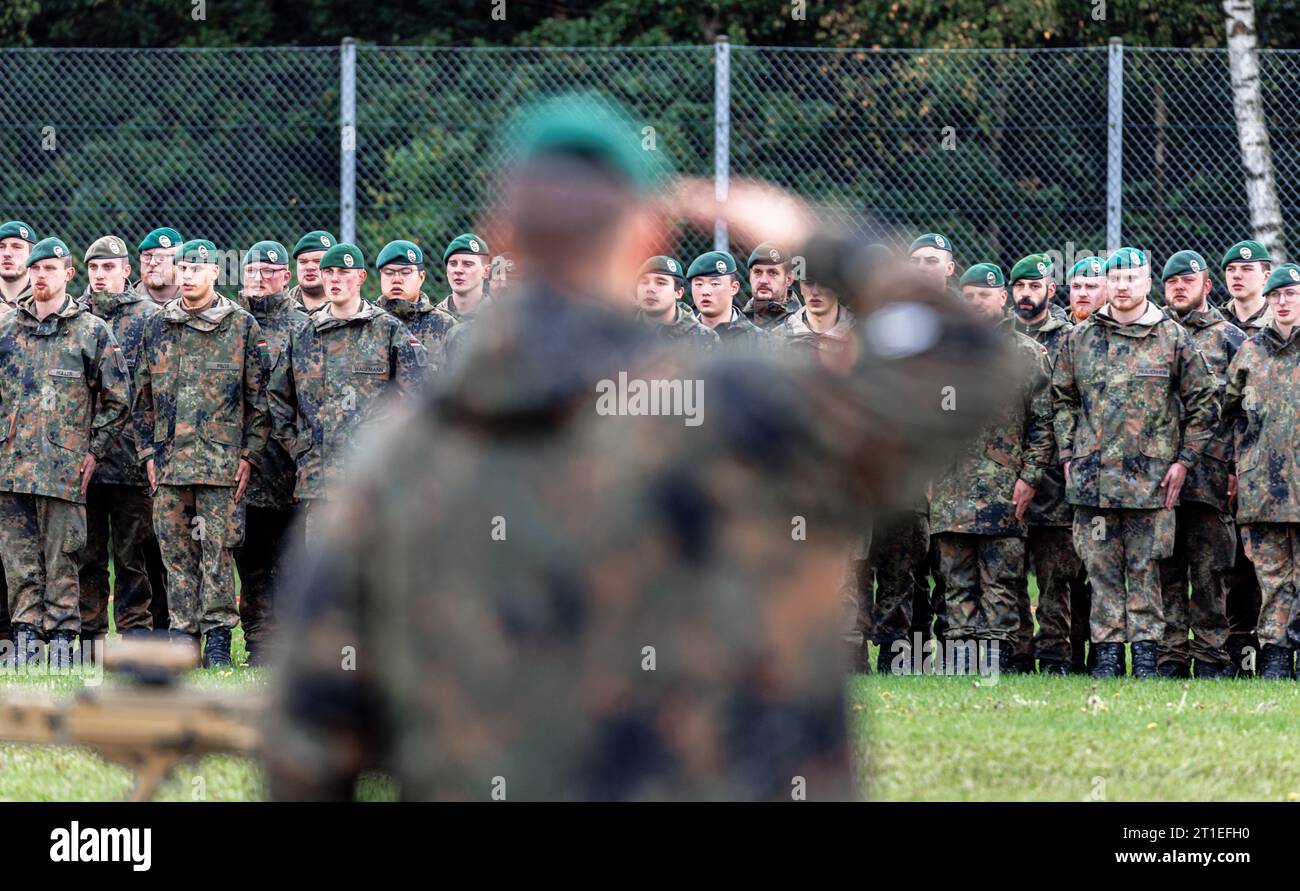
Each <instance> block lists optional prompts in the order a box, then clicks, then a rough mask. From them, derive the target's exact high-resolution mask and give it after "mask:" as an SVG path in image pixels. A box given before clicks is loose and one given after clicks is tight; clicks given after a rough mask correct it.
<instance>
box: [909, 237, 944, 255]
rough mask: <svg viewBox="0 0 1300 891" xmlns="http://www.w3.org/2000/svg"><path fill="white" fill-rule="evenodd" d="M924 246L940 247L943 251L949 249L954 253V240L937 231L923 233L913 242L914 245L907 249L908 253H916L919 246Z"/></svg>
mask: <svg viewBox="0 0 1300 891" xmlns="http://www.w3.org/2000/svg"><path fill="white" fill-rule="evenodd" d="M923 247H932V248H938V249H939V250H941V251H947V252H948V253H950V254H951V253H952V242H951V241H949V240H948V239H946V238H944V237H943V236H942V235H940V234H939V233H937V232H927V233H926V234H925V235H922V236H921V237H920V238H918V239H917V240H916V241H914V242H912V246H911V247H910V248H908V249H907V253H908V254H914V253H916V249H917V248H923Z"/></svg>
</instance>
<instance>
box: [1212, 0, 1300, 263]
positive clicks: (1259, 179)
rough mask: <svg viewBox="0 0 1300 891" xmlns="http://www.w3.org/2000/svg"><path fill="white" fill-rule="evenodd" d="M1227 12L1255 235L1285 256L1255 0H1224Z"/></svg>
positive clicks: (1279, 258)
mask: <svg viewBox="0 0 1300 891" xmlns="http://www.w3.org/2000/svg"><path fill="white" fill-rule="evenodd" d="M1223 12H1224V14H1225V15H1226V16H1227V31H1228V69H1229V71H1230V72H1231V75H1232V107H1233V112H1234V113H1235V115H1236V118H1237V139H1238V142H1239V143H1240V144H1241V167H1242V173H1243V174H1244V176H1245V180H1246V201H1247V203H1248V205H1249V207H1250V223H1251V227H1252V228H1253V229H1254V232H1255V239H1256V240H1257V241H1258V242H1259V243H1260V244H1262V245H1264V247H1265V248H1267V249H1268V252H1269V255H1270V256H1271V257H1273V262H1274V263H1275V264H1276V263H1280V262H1282V261H1284V260H1286V242H1285V240H1284V238H1283V233H1282V210H1281V207H1280V206H1279V205H1278V200H1277V186H1276V185H1275V183H1274V181H1273V153H1272V150H1271V149H1270V148H1269V142H1268V126H1267V125H1266V124H1265V122H1264V103H1263V99H1262V97H1261V91H1260V84H1259V55H1258V53H1257V52H1256V49H1257V45H1258V40H1257V37H1256V34H1255V3H1254V0H1223Z"/></svg>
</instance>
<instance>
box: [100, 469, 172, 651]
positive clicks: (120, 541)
mask: <svg viewBox="0 0 1300 891" xmlns="http://www.w3.org/2000/svg"><path fill="white" fill-rule="evenodd" d="M110 532H111V535H110ZM153 537H154V536H153V502H152V499H150V497H149V492H148V491H147V490H146V489H144V488H143V487H141V486H116V485H99V484H95V483H92V484H91V486H90V488H89V489H88V490H87V491H86V547H85V548H83V549H82V551H81V553H80V554H79V555H78V556H79V559H80V561H81V573H80V582H81V634H82V636H83V637H85V636H91V635H94V636H102V635H104V634H107V633H108V593H109V590H108V559H109V550H110V548H111V549H112V557H113V620H114V622H115V623H116V625H117V630H118V632H123V631H131V630H146V631H147V630H149V629H150V628H153V613H151V612H150V604H151V603H152V601H153V596H154V595H153V588H152V586H151V585H150V583H149V571H148V567H147V565H146V564H147V559H146V553H147V550H148V547H149V544H150V543H151V542H152V541H153ZM158 596H159V597H162V596H165V595H164V594H163V592H162V591H159V592H158Z"/></svg>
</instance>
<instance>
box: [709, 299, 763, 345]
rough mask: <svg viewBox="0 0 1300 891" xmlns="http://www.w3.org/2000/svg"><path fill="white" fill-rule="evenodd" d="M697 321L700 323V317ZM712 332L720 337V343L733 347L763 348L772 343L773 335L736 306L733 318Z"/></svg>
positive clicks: (732, 311) (733, 309) (732, 313)
mask: <svg viewBox="0 0 1300 891" xmlns="http://www.w3.org/2000/svg"><path fill="white" fill-rule="evenodd" d="M696 320H697V321H700V319H699V316H696ZM700 324H701V325H704V322H703V321H700ZM705 327H706V328H707V327H708V326H707V325H705ZM712 330H713V333H714V334H716V335H718V339H719V341H721V342H722V343H724V344H730V345H731V346H733V347H758V348H762V347H765V346H768V345H770V344H771V342H772V335H771V334H769V333H768V332H767V331H764V330H763V329H762V328H760V327H758V326H757V325H755V324H754V323H753V322H751V321H750V320H749V319H748V318H746V317H745V316H744V315H743V314H742V313H741V312H740V310H738V309H736V308H735V307H734V306H733V307H732V308H731V318H730V319H728V320H727V321H725V322H722V323H721V324H719V325H718V326H717V327H716V328H713V329H712Z"/></svg>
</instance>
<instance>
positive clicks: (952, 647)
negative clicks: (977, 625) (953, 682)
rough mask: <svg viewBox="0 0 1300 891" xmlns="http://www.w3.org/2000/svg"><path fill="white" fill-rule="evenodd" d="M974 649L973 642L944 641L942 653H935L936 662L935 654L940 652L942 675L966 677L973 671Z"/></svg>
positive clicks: (937, 651) (963, 640) (964, 640)
mask: <svg viewBox="0 0 1300 891" xmlns="http://www.w3.org/2000/svg"><path fill="white" fill-rule="evenodd" d="M975 647H976V643H975V641H973V640H966V639H961V640H945V641H944V642H943V649H942V651H939V650H936V651H935V652H936V656H935V659H936V661H937V660H938V655H937V654H938V653H939V652H942V653H943V657H944V661H943V670H944V674H951V675H967V674H970V673H971V672H972V671H974V670H975V660H976V654H975Z"/></svg>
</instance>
